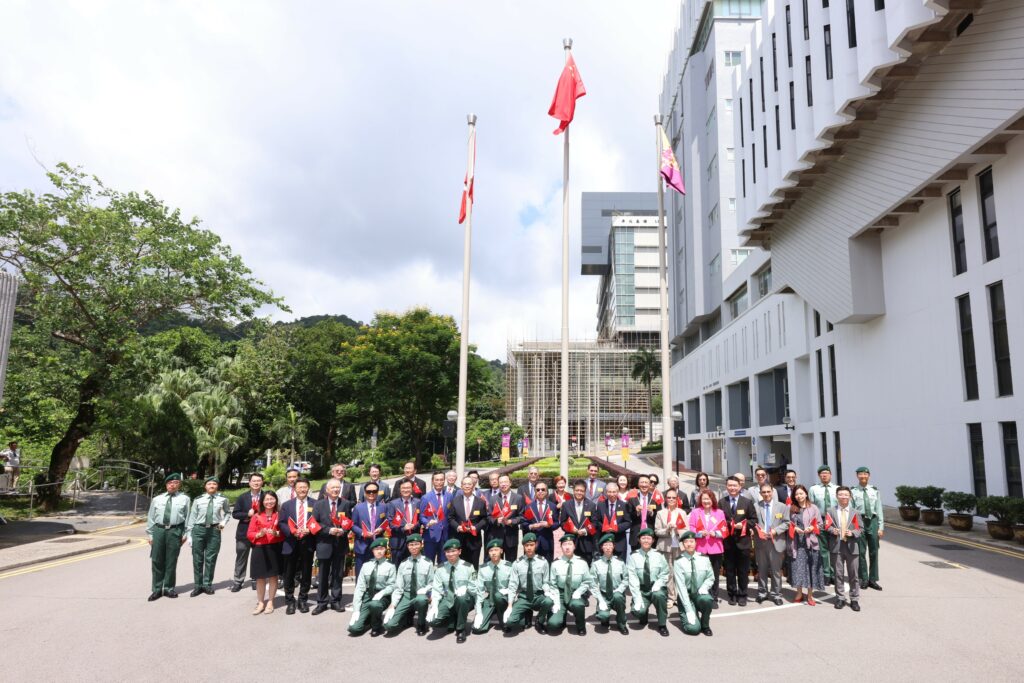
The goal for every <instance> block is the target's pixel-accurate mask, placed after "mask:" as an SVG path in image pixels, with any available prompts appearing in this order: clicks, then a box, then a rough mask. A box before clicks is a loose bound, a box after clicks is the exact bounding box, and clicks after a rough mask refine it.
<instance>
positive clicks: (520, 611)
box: [505, 532, 554, 633]
mask: <svg viewBox="0 0 1024 683" xmlns="http://www.w3.org/2000/svg"><path fill="white" fill-rule="evenodd" d="M549 571H550V566H549V565H548V561H547V560H545V559H544V558H543V557H540V556H538V555H537V536H536V534H534V533H532V532H531V533H527V534H523V555H522V556H521V557H520V558H519V559H517V560H516V561H515V562H513V563H512V573H511V575H510V576H509V580H508V594H509V599H510V600H511V601H512V607H511V608H510V609H509V611H508V614H506V615H505V627H506V630H508V629H512V630H520V629H523V628H529V627H530V624H531V622H532V621H533V615H534V612H536V613H537V632H538V633H547V623H548V618H549V617H550V616H551V607H552V605H553V604H554V603H552V602H551V598H549V597H547V596H546V595H544V586H545V585H547V582H548V573H549Z"/></svg>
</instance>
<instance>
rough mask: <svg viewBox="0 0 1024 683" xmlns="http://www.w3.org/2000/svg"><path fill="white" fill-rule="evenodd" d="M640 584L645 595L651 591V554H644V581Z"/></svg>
mask: <svg viewBox="0 0 1024 683" xmlns="http://www.w3.org/2000/svg"><path fill="white" fill-rule="evenodd" d="M640 583H641V585H640V588H641V590H643V591H644V592H645V593H646V592H648V591H650V590H651V556H650V554H649V553H644V579H643V581H641V582H640Z"/></svg>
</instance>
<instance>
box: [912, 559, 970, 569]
mask: <svg viewBox="0 0 1024 683" xmlns="http://www.w3.org/2000/svg"><path fill="white" fill-rule="evenodd" d="M921 564H926V565H928V566H929V567H935V568H936V569H963V567H961V566H960V565H958V564H953V563H952V562H940V561H936V560H931V561H927V562H924V561H922V562H921Z"/></svg>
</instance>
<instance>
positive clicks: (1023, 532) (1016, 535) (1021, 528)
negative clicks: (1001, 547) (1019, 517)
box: [1013, 524, 1024, 545]
mask: <svg viewBox="0 0 1024 683" xmlns="http://www.w3.org/2000/svg"><path fill="white" fill-rule="evenodd" d="M1013 540H1015V541H1017V543H1020V544H1021V545H1024V524H1014V525H1013Z"/></svg>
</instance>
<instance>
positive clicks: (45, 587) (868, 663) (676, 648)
mask: <svg viewBox="0 0 1024 683" xmlns="http://www.w3.org/2000/svg"><path fill="white" fill-rule="evenodd" d="M232 532H233V530H232V529H231V528H229V529H228V530H227V531H226V532H225V535H226V536H227V535H228V534H231V535H233V533H232ZM116 534H117V535H123V536H126V537H130V538H132V539H134V541H135V542H134V543H133V544H132V545H130V546H128V547H127V548H126V549H124V550H113V551H101V552H100V553H98V554H97V555H95V556H83V557H78V558H70V559H68V560H64V561H58V562H55V563H52V564H51V565H48V566H44V567H42V568H32V569H27V570H20V571H14V572H10V573H8V574H4V575H0V605H2V606H3V608H2V612H3V614H4V616H5V618H4V619H2V620H0V642H2V643H3V644H4V645H3V648H4V651H5V652H14V653H21V654H19V655H17V656H14V657H10V658H8V660H7V665H6V666H5V667H4V673H3V675H0V679H3V678H6V679H7V680H24V679H25V678H27V677H28V676H31V677H32V678H33V679H35V680H47V679H57V678H60V679H62V680H79V679H83V680H84V679H89V680H132V681H142V680H161V681H165V680H166V678H167V675H168V674H167V673H165V672H172V674H171V675H174V676H181V675H185V676H188V677H189V678H190V679H196V680H207V679H211V680H212V679H218V680H239V679H240V678H241V677H242V675H243V672H249V673H251V672H252V666H253V661H254V659H253V658H255V661H257V662H259V670H260V671H261V677H263V678H265V677H266V676H267V675H271V676H272V677H275V678H279V677H280V676H284V675H289V674H292V675H294V672H296V671H299V672H302V676H303V677H304V678H306V679H309V680H326V679H327V678H328V674H327V672H326V671H325V670H324V669H323V668H322V663H321V662H322V661H323V660H324V659H328V660H331V661H333V662H335V663H337V664H338V665H340V666H341V667H346V666H347V662H348V660H349V659H350V658H352V657H355V658H357V661H358V662H359V663H358V666H360V667H365V666H367V663H368V662H372V661H374V659H373V658H376V662H377V663H378V664H377V668H376V669H371V670H372V671H373V670H375V671H376V673H373V674H369V675H384V674H387V675H395V674H397V672H399V671H403V670H405V669H404V668H403V662H407V663H408V664H409V668H408V671H409V673H410V675H411V674H412V673H413V672H416V673H417V675H419V674H422V673H423V672H424V671H425V670H426V662H433V663H434V666H431V667H430V670H432V671H435V672H436V673H437V675H438V676H440V677H442V678H448V679H450V677H451V676H452V675H453V674H454V675H455V676H460V677H462V678H461V680H477V679H479V678H480V677H481V676H483V677H484V678H486V679H487V680H492V681H493V680H497V681H505V680H512V679H513V678H516V679H519V680H522V678H523V677H524V676H528V675H529V670H528V669H527V667H530V666H533V667H538V669H537V670H539V671H542V672H543V673H542V674H541V675H542V676H543V677H549V676H551V675H552V674H553V673H554V672H556V671H560V670H561V671H565V673H566V677H567V678H570V679H572V680H578V679H580V678H583V677H590V676H593V677H595V678H604V679H607V678H608V677H609V675H615V676H616V678H618V677H619V675H625V674H626V672H627V671H629V670H630V667H633V666H636V665H637V664H638V663H641V662H642V666H643V669H642V670H643V671H644V673H645V674H646V675H647V676H660V675H667V674H669V673H680V672H686V673H687V674H689V675H701V676H706V677H711V676H715V677H719V676H721V675H722V672H723V668H722V666H723V662H728V661H736V657H737V656H738V655H740V654H742V662H743V663H742V664H741V669H740V670H742V671H744V672H747V674H748V675H751V676H755V675H756V676H757V678H759V679H761V680H780V679H786V680H792V676H793V675H794V674H797V675H807V674H820V675H829V673H830V672H831V671H833V670H835V668H836V667H837V666H839V667H841V668H840V669H839V672H840V673H839V675H841V676H843V677H844V678H847V677H848V676H851V675H855V679H856V680H857V681H873V680H894V679H896V678H902V679H907V680H925V679H929V678H932V679H934V678H938V679H939V680H951V679H956V678H959V677H964V679H965V680H981V679H985V678H987V679H988V680H992V681H1004V680H1006V681H1009V680H1021V679H1022V677H1024V663H1022V661H1021V659H1020V657H1019V649H1020V624H1021V616H1020V615H1021V614H1022V613H1024V558H1021V557H1011V556H1009V555H1002V554H997V553H993V552H989V551H986V550H983V549H976V548H970V547H968V546H963V545H958V544H956V543H953V542H952V541H950V540H949V539H944V538H932V537H928V536H924V535H919V534H913V533H910V532H906V531H897V530H891V531H889V532H888V533H887V535H886V540H885V542H884V544H883V549H882V553H883V554H882V558H883V560H882V561H883V563H884V564H883V566H882V584H883V586H884V588H885V590H884V592H881V593H879V592H876V591H869V592H868V593H867V594H866V595H865V596H864V597H863V598H862V605H863V611H862V612H860V613H859V614H855V613H853V612H851V611H850V610H849V609H846V610H842V611H836V610H834V609H832V606H831V604H829V603H825V604H821V605H819V606H818V607H814V608H809V607H806V606H802V605H788V604H787V605H786V606H783V607H774V606H772V607H765V608H761V607H759V606H755V603H753V602H751V603H750V605H749V606H748V607H747V608H746V609H743V610H740V608H730V607H729V606H728V605H724V604H723V608H722V609H720V610H718V611H717V612H716V613H715V616H714V618H713V620H712V628H713V629H714V632H715V635H714V637H712V638H706V637H703V636H702V637H688V636H685V635H683V634H682V633H681V631H680V630H679V628H678V624H679V622H678V617H677V616H676V614H675V610H674V609H673V610H672V611H671V624H670V627H671V629H670V630H671V632H672V635H671V637H670V638H668V639H663V638H661V637H659V636H658V635H657V633H656V632H655V631H651V630H648V631H644V632H640V631H634V632H633V633H631V634H630V635H629V636H628V637H626V636H622V635H620V634H618V633H610V634H598V633H595V632H594V631H593V629H591V631H590V633H589V635H587V636H586V637H585V638H580V637H578V636H575V635H569V634H563V635H561V636H558V637H554V636H541V635H538V634H536V633H534V632H532V631H530V632H525V633H523V634H520V635H519V636H517V637H515V638H514V639H510V638H508V637H506V636H504V635H503V634H500V633H495V632H492V633H490V634H488V635H486V636H470V639H469V642H467V643H466V644H465V645H461V646H458V645H456V643H455V639H454V637H453V636H433V635H432V636H429V637H426V638H418V637H417V636H415V635H414V634H413V633H411V632H408V631H407V632H405V633H403V634H401V635H399V636H398V637H397V638H395V639H388V638H371V637H370V636H369V635H366V636H363V637H361V638H359V639H354V638H350V637H348V636H347V635H346V634H345V626H346V625H347V623H348V620H349V617H350V614H349V613H348V612H346V613H345V614H336V613H333V612H327V613H325V614H323V615H320V616H317V617H312V616H310V615H308V614H306V615H303V614H296V615H294V616H291V617H289V616H287V615H285V614H284V610H277V611H275V613H274V614H273V615H271V616H259V617H253V616H250V615H249V611H250V609H251V607H252V601H253V598H252V592H251V591H249V590H248V589H247V590H245V591H243V592H241V593H236V594H233V593H230V592H228V591H227V590H223V588H224V587H225V586H227V585H228V579H229V574H230V567H231V559H232V558H231V557H230V553H229V551H228V550H225V551H224V552H223V553H222V554H221V558H220V562H219V564H218V571H217V579H218V583H217V587H218V588H221V589H222V590H218V591H217V593H216V595H214V596H200V597H197V598H189V597H188V596H187V593H188V591H189V590H190V589H191V587H192V586H191V565H190V559H189V558H188V557H187V553H186V552H183V553H182V556H181V559H180V562H179V569H178V577H179V591H181V592H182V593H183V595H182V596H181V597H179V598H178V599H177V600H169V599H166V598H164V599H162V600H159V601H157V602H155V603H148V602H146V596H147V594H148V593H149V573H148V557H147V556H148V551H147V546H145V544H144V541H142V539H143V538H144V535H143V534H142V530H141V528H135V529H130V530H128V531H125V530H116ZM187 548H188V546H186V550H187ZM929 561H939V562H949V563H955V564H956V565H957V566H956V567H954V568H933V567H931V566H927V565H926V564H923V563H924V562H929ZM345 593H346V601H347V600H348V599H350V598H351V587H350V586H346V589H345ZM278 601H279V603H280V602H281V601H282V600H281V599H280V598H279V599H278ZM21 615H24V616H25V617H26V618H21ZM328 653H335V655H333V656H332V655H329V654H328ZM864 653H867V656H861V655H863V654H864ZM396 655H400V656H401V660H396V659H395V657H396ZM484 657H486V658H487V659H486V664H483V662H484V661H485V660H484V659H483V658H484ZM754 662H763V663H764V665H763V666H761V667H760V668H759V669H758V673H755V669H754V668H752V667H754V666H755V665H754V664H753V663H754ZM482 664H483V666H482ZM371 666H372V665H371ZM609 667H613V669H612V670H611V671H610V670H609ZM361 670H362V671H366V669H361ZM335 671H337V669H335ZM612 671H615V672H618V675H616V674H612ZM330 677H331V678H336V675H334V674H332V675H331V676H330Z"/></svg>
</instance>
